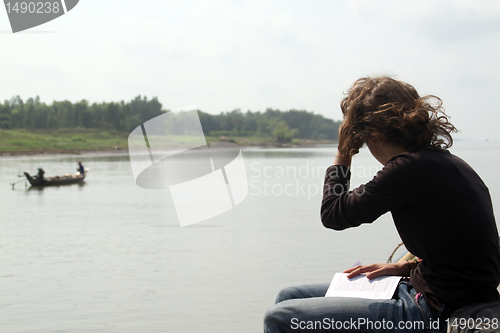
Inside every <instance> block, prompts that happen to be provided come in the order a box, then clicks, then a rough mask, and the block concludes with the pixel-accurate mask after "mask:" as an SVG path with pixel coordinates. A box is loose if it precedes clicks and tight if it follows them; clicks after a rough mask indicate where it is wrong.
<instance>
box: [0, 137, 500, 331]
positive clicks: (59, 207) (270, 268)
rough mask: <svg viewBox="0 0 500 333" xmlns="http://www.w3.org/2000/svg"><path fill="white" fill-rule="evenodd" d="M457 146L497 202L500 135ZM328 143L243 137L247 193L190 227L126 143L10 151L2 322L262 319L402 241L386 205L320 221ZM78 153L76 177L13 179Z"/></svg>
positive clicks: (160, 325) (213, 323)
mask: <svg viewBox="0 0 500 333" xmlns="http://www.w3.org/2000/svg"><path fill="white" fill-rule="evenodd" d="M452 151H453V152H454V153H456V154H457V155H459V156H461V157H463V158H464V159H465V160H466V161H468V162H469V164H471V165H472V166H473V167H475V168H476V170H477V171H478V173H479V174H480V175H481V176H482V178H483V180H484V181H485V183H486V184H487V185H488V186H489V188H490V192H491V194H492V197H493V202H494V204H496V206H498V204H500V202H499V199H500V188H499V186H500V185H499V184H500V182H499V180H500V177H499V176H498V174H497V172H496V169H497V165H498V156H500V155H499V154H498V152H499V145H498V144H496V143H480V144H478V143H474V144H471V143H460V142H459V143H456V145H455V146H454V148H453V149H452ZM334 153H335V149H334V148H333V147H320V148H290V149H270V148H268V149H262V148H246V149H244V158H245V163H246V167H247V174H248V180H249V184H252V185H253V186H250V188H249V195H248V197H247V198H246V200H245V201H244V202H243V203H241V204H240V205H239V206H237V207H236V208H235V209H233V210H231V211H228V212H226V213H224V214H222V215H220V216H217V217H215V218H212V219H210V220H208V221H205V222H202V223H200V224H196V225H193V226H190V227H186V228H180V227H179V224H178V221H177V216H176V213H175V209H174V207H173V204H172V200H171V197H170V194H169V192H168V191H159V190H145V189H141V188H139V187H137V186H135V184H134V182H133V177H132V173H131V169H130V165H129V159H128V156H127V155H126V154H121V155H117V154H115V155H112V156H103V155H95V156H88V155H79V156H48V157H47V156H42V157H39V156H34V157H33V156H32V157H25V158H20V157H16V158H3V159H2V160H1V163H0V184H3V185H2V186H1V187H0V198H1V200H2V203H3V205H2V207H3V212H2V213H3V214H2V219H1V222H0V223H1V229H2V234H1V236H0V260H1V262H2V272H1V273H0V294H1V295H2V297H1V298H0V308H1V312H2V317H3V319H2V320H1V323H0V331H1V332H179V333H181V332H190V333H191V332H213V331H218V332H228V333H229V332H231V333H232V332H255V331H261V330H262V316H263V313H264V312H265V310H266V308H267V307H268V306H270V305H271V304H272V303H273V301H274V298H275V296H276V293H277V292H278V291H279V289H281V288H282V287H285V286H288V285H295V284H302V283H316V282H329V281H330V280H331V278H332V276H333V274H334V273H335V272H336V271H340V270H343V269H345V268H346V267H349V266H351V265H352V264H353V263H354V262H356V261H357V260H361V261H362V262H364V263H369V262H374V261H378V262H381V261H385V260H386V259H387V256H388V255H389V254H390V252H391V251H392V249H393V248H394V247H395V245H396V244H397V243H398V242H399V237H398V236H397V234H396V232H395V230H394V227H393V225H392V222H391V219H390V217H389V216H388V215H385V216H383V217H381V218H380V220H379V221H377V222H376V223H374V224H371V225H364V226H362V227H360V228H356V229H352V230H346V231H343V232H335V231H332V230H326V229H324V228H323V226H322V225H321V222H320V220H319V206H320V202H321V190H320V189H321V185H322V181H323V179H322V178H323V175H322V174H320V173H319V170H321V169H322V168H323V169H324V168H326V167H327V166H328V165H329V164H330V163H331V162H332V161H333V156H334ZM78 160H81V161H82V162H83V164H84V166H85V167H88V168H90V173H89V175H88V177H87V178H86V180H85V184H83V185H81V186H79V185H71V186H60V187H50V188H42V189H26V188H25V187H24V184H23V183H19V184H17V185H16V187H15V190H12V189H11V187H10V185H9V183H11V182H13V181H16V180H19V178H16V177H15V176H16V174H18V173H20V172H22V171H28V172H31V173H33V172H35V171H36V168H37V167H43V168H44V170H45V171H46V175H47V176H51V175H57V174H62V173H70V172H74V171H73V170H75V169H76V166H77V164H76V162H77V161H78ZM377 163H378V162H376V161H375V160H374V159H373V158H372V157H371V156H370V155H369V153H368V152H367V151H366V150H362V152H361V153H360V155H359V156H356V157H355V159H354V163H353V168H354V171H355V172H353V179H352V183H353V184H354V185H356V184H360V183H363V182H365V181H368V180H369V179H370V178H371V177H373V175H374V173H375V171H376V170H377V169H378V168H379V165H378V164H377ZM75 171H76V170H75ZM300 171H302V173H301V172H300ZM356 171H358V172H356ZM362 171H365V172H364V173H363V172H362ZM252 182H253V183H252ZM265 186H267V187H268V189H270V191H268V192H266V191H265ZM286 186H288V187H286ZM285 188H287V189H289V191H288V192H286V193H285V192H284V189H285ZM272 189H274V192H273V191H272ZM280 189H281V191H282V192H279V191H280ZM259 190H260V192H259ZM194 209H195V208H194Z"/></svg>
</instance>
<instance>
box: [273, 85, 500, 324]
mask: <svg viewBox="0 0 500 333" xmlns="http://www.w3.org/2000/svg"><path fill="white" fill-rule="evenodd" d="M341 109H342V113H343V117H344V121H343V123H342V125H341V126H340V128H339V145H338V152H337V154H336V157H335V158H334V160H333V165H332V166H330V167H329V168H328V169H327V172H326V176H325V184H324V191H323V193H324V194H323V201H322V205H321V220H322V223H323V225H324V226H325V227H326V228H330V229H334V230H344V229H347V228H352V227H357V226H360V225H361V224H364V223H372V222H373V221H375V220H376V219H377V218H378V217H379V216H381V215H382V214H384V213H386V212H391V213H392V217H393V220H394V223H395V226H396V228H397V231H398V233H399V235H400V236H401V239H402V240H403V242H404V244H405V246H406V248H407V249H408V250H409V251H410V252H411V253H413V254H414V255H416V256H417V257H418V258H420V260H415V261H413V260H410V261H406V262H398V263H376V264H370V265H359V266H356V267H352V268H349V269H347V270H345V271H344V272H345V273H348V274H349V275H348V277H349V278H350V277H354V276H357V275H360V274H364V275H366V277H367V278H368V279H373V278H376V277H378V276H387V275H393V276H403V277H406V278H403V279H402V280H401V282H400V283H399V285H398V288H397V289H396V292H395V294H394V296H393V297H392V298H391V299H389V300H371V299H362V298H349V297H324V295H325V293H326V291H327V289H328V284H320V285H309V286H299V287H291V288H286V289H283V290H282V291H281V292H280V293H279V294H278V296H277V299H276V304H275V305H274V306H272V307H271V308H270V309H269V310H268V311H267V312H266V315H265V318H264V331H265V332H267V333H276V332H302V331H304V332H323V331H330V330H328V327H327V326H328V325H327V324H328V323H330V324H331V321H330V320H331V319H334V320H335V321H336V322H341V323H344V324H345V325H344V326H342V325H340V326H337V327H336V328H338V329H335V331H336V332H344V331H345V332H360V331H362V332H372V331H373V332H376V331H385V332H427V331H440V330H443V329H446V319H447V318H449V316H450V315H451V313H452V312H454V311H455V310H457V309H459V308H461V307H464V306H467V305H472V304H476V303H483V302H489V301H495V300H498V299H499V292H498V291H497V289H496V288H497V286H498V285H499V283H500V267H499V262H500V254H499V238H498V231H497V227H496V223H495V217H494V215H493V208H492V203H491V198H490V195H489V192H488V188H487V187H486V185H485V184H484V183H483V181H482V180H481V178H480V177H479V176H478V175H477V174H476V172H475V171H474V170H473V169H472V168H471V167H470V166H469V165H468V164H467V163H466V162H464V161H463V160H461V159H460V158H458V157H456V156H454V155H452V154H451V153H450V152H449V151H448V148H449V147H451V145H452V143H453V140H452V136H451V133H452V132H455V131H456V129H455V127H454V126H453V125H452V124H451V123H450V122H449V120H448V117H447V115H446V114H445V113H444V111H443V109H442V101H441V100H440V99H439V98H438V97H436V96H425V97H420V96H419V95H418V93H417V91H416V90H415V88H413V87H412V86H411V85H409V84H407V83H404V82H401V81H397V80H394V79H392V78H389V77H375V78H361V79H359V80H357V81H356V82H355V83H354V84H353V85H352V87H351V88H350V89H349V90H348V92H347V96H346V97H345V98H344V99H343V100H342V102H341ZM363 145H366V146H367V147H368V149H369V150H370V152H371V154H372V155H373V156H374V157H375V158H376V159H377V160H378V161H379V162H380V163H381V164H382V165H383V168H382V169H381V170H380V171H379V172H378V173H377V175H376V176H375V177H374V178H373V180H371V181H370V182H368V183H366V184H364V185H362V186H360V187H358V188H355V189H352V190H350V189H349V179H350V172H349V169H350V166H351V160H352V157H353V156H354V155H356V154H357V153H358V151H359V149H360V148H361V147H362V146H363ZM389 321H390V322H391V323H392V324H393V326H392V329H389V328H390V327H389V324H388V322H389ZM370 322H371V325H372V327H368V325H369V323H370ZM383 322H385V323H386V324H387V325H386V327H385V330H384V329H380V330H377V329H376V328H377V326H376V325H377V323H378V324H379V326H378V327H379V328H380V327H381V326H380V325H382V323H383ZM410 322H419V323H420V324H419V325H413V326H412V325H406V326H405V325H404V323H410ZM318 323H319V324H318ZM359 323H367V324H366V325H364V326H363V325H359ZM374 323H375V324H374ZM401 323H403V325H402V326H398V325H400V324H401ZM436 323H437V325H436ZM356 324H358V325H356ZM374 325H375V329H374V327H373V326H374ZM417 326H418V327H417ZM424 326H425V327H424ZM330 328H331V327H330ZM370 328H371V329H370Z"/></svg>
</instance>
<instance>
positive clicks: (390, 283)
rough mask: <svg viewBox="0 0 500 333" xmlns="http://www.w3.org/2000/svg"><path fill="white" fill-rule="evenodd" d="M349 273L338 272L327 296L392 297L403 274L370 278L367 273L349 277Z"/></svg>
mask: <svg viewBox="0 0 500 333" xmlns="http://www.w3.org/2000/svg"><path fill="white" fill-rule="evenodd" d="M347 275H349V274H347V273H336V274H335V276H334V277H333V280H332V283H331V284H330V287H329V288H328V291H327V292H326V295H325V297H356V298H370V299H390V298H391V297H392V295H394V292H395V291H396V288H397V287H398V283H399V280H401V276H379V277H378V278H375V279H371V280H368V278H367V277H366V276H365V275H358V276H355V277H353V278H350V279H348V278H347Z"/></svg>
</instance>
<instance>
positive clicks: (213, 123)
mask: <svg viewBox="0 0 500 333" xmlns="http://www.w3.org/2000/svg"><path fill="white" fill-rule="evenodd" d="M164 112H168V110H163V109H162V104H161V103H160V102H159V101H158V99H157V98H152V99H149V100H148V98H147V97H141V96H137V97H136V98H134V99H133V100H131V101H130V102H123V101H122V102H118V103H115V102H111V103H106V102H102V103H93V104H89V103H88V102H87V101H86V100H82V101H80V102H78V103H71V102H69V101H62V102H57V101H54V102H53V103H52V104H51V105H48V104H45V103H42V102H41V101H40V98H39V97H38V96H37V97H36V98H34V99H33V98H29V99H28V100H26V101H23V100H22V99H21V98H20V97H19V96H16V97H13V98H12V99H11V100H10V101H9V100H6V101H5V102H4V103H0V128H3V129H27V130H56V129H62V128H95V129H101V130H115V131H119V132H131V131H132V130H133V129H135V128H136V127H137V126H139V125H141V124H142V123H144V122H145V121H147V120H149V119H151V118H154V117H156V116H158V115H160V114H162V113H164ZM199 114H200V120H201V124H202V127H203V131H204V132H205V135H209V136H273V137H274V138H275V139H276V140H277V141H280V142H288V141H290V140H291V139H292V138H293V137H296V138H303V139H329V140H336V139H337V133H338V127H339V125H340V122H338V121H333V120H331V119H327V118H324V117H323V116H321V115H315V114H314V113H312V112H308V111H304V110H289V111H280V110H274V109H267V110H266V111H265V112H260V111H259V112H251V111H247V112H245V113H243V112H241V111H240V110H239V109H236V110H233V111H230V112H221V113H220V114H219V115H211V114H208V113H204V112H201V111H199Z"/></svg>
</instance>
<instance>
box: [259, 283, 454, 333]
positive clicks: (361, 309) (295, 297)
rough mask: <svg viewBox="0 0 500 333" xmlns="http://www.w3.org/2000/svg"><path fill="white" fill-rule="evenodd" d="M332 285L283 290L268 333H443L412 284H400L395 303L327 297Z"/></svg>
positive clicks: (268, 322) (266, 322)
mask: <svg viewBox="0 0 500 333" xmlns="http://www.w3.org/2000/svg"><path fill="white" fill-rule="evenodd" d="M328 286H329V285H328V284H317V285H305V286H298V287H291V288H285V289H283V290H282V291H281V292H280V293H279V294H278V297H277V298H276V304H275V305H273V306H272V307H271V308H270V309H269V310H267V312H266V315H265V318H264V332H265V333H285V332H308V333H312V332H351V333H353V332H412V333H413V332H440V331H442V330H443V329H444V328H445V325H444V322H443V321H442V320H441V319H438V317H437V315H436V314H435V313H434V311H432V310H431V309H430V308H429V307H428V306H427V304H426V302H425V299H424V297H423V296H422V295H421V294H418V293H417V291H416V290H415V289H413V287H412V286H411V284H410V282H407V281H402V282H400V284H399V286H398V289H397V290H396V292H395V294H394V296H393V298H392V299H388V300H373V299H363V298H348V297H324V296H325V294H326V291H327V289H328Z"/></svg>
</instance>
